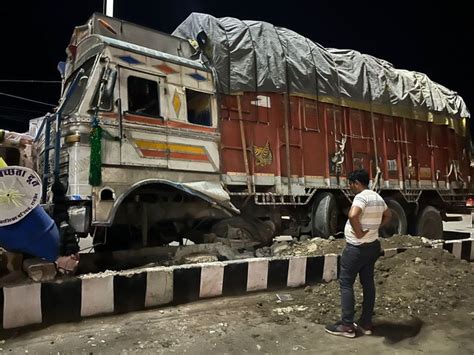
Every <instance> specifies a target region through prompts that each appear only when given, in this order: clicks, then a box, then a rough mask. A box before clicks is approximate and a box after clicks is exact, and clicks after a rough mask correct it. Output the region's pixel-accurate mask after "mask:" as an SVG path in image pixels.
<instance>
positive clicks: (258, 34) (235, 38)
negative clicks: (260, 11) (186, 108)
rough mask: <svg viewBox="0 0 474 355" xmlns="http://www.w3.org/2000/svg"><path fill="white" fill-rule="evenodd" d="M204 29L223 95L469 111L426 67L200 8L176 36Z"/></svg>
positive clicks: (446, 116)
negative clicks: (397, 64)
mask: <svg viewBox="0 0 474 355" xmlns="http://www.w3.org/2000/svg"><path fill="white" fill-rule="evenodd" d="M202 31H203V32H204V33H205V34H206V35H207V38H208V42H207V45H206V48H205V51H204V52H205V53H206V56H207V57H208V59H209V61H210V64H211V65H212V66H213V67H214V68H215V70H216V72H217V80H218V90H219V91H220V92H221V93H224V94H233V93H238V92H242V91H259V92H288V93H289V94H290V95H302V96H308V97H312V98H315V99H318V100H320V101H324V102H331V103H335V104H340V105H343V106H349V107H355V108H361V109H369V110H373V111H374V112H380V113H384V114H393V115H398V116H402V117H407V118H416V119H422V120H430V121H434V122H436V123H441V124H450V125H454V126H458V125H459V123H460V122H459V121H465V120H461V119H467V118H469V117H470V114H469V111H468V110H467V108H466V105H465V103H464V101H463V99H462V98H461V97H460V96H459V95H457V94H456V93H455V92H454V91H451V90H449V89H447V88H445V87H444V86H442V85H440V84H437V83H435V82H433V81H431V80H430V79H429V78H428V77H427V76H426V75H425V74H422V73H418V72H413V71H407V70H399V69H396V68H394V67H393V65H392V64H390V63H389V62H387V61H384V60H381V59H378V58H375V57H372V56H370V55H365V54H361V53H359V52H357V51H354V50H341V49H329V48H324V47H322V46H321V45H319V44H317V43H315V42H312V41H311V40H309V39H307V38H305V37H303V36H301V35H299V34H297V33H296V32H293V31H291V30H288V29H286V28H282V27H276V26H273V25H271V24H269V23H266V22H260V21H241V20H238V19H235V18H232V17H224V18H215V17H213V16H211V15H207V14H201V13H193V14H191V15H190V16H189V17H188V18H187V19H186V20H185V21H184V22H183V23H181V24H180V25H179V26H178V28H176V30H175V31H174V32H173V35H174V36H178V37H182V38H186V39H196V37H197V35H198V34H199V33H200V32H202ZM455 121H458V122H455ZM463 125H465V122H463ZM454 128H458V127H454Z"/></svg>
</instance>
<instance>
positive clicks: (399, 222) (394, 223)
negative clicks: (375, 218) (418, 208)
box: [380, 199, 408, 238]
mask: <svg viewBox="0 0 474 355" xmlns="http://www.w3.org/2000/svg"><path fill="white" fill-rule="evenodd" d="M385 202H386V204H387V207H388V208H389V209H390V211H391V212H392V219H391V220H390V222H389V223H388V224H387V225H386V226H383V227H382V228H380V236H381V237H384V238H386V237H391V236H392V235H394V234H399V235H404V234H406V233H407V228H408V222H407V214H406V212H405V210H404V209H403V207H402V206H401V205H400V203H399V202H398V201H396V200H393V199H388V200H387V201H385Z"/></svg>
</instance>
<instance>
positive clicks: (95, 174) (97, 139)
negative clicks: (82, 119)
mask: <svg viewBox="0 0 474 355" xmlns="http://www.w3.org/2000/svg"><path fill="white" fill-rule="evenodd" d="M89 144H90V146H91V154H90V164H89V184H90V185H92V186H99V185H100V184H102V127H100V126H99V120H98V119H97V116H95V117H94V118H93V120H92V129H91V134H90V138H89Z"/></svg>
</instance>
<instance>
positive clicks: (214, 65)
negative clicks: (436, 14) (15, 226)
mask: <svg viewBox="0 0 474 355" xmlns="http://www.w3.org/2000/svg"><path fill="white" fill-rule="evenodd" d="M66 53H67V61H66V62H65V63H62V65H60V66H59V67H60V68H62V69H61V73H62V77H63V84H62V88H63V89H62V94H61V98H60V100H59V104H58V106H57V107H56V109H55V110H54V112H52V113H50V114H47V115H46V116H44V117H42V118H39V119H37V120H35V122H34V127H33V128H32V129H31V131H32V132H33V133H32V135H33V136H34V139H33V143H32V145H33V150H34V152H35V153H34V154H32V156H34V159H35V161H34V166H35V169H36V170H37V171H38V173H39V175H40V176H41V179H42V181H43V189H44V191H43V204H44V206H46V207H47V209H48V210H49V211H50V212H51V213H52V214H53V215H58V214H60V215H63V216H65V217H64V219H67V220H68V221H69V223H70V224H71V225H72V226H73V227H74V230H75V231H76V233H77V234H78V235H80V236H87V235H88V234H89V233H90V235H92V236H93V237H94V244H95V245H96V249H97V250H117V249H129V248H136V247H146V246H157V245H166V244H168V243H170V242H172V241H180V242H182V241H183V239H184V238H186V239H188V240H192V241H194V242H196V243H200V242H205V241H215V240H227V241H232V242H234V243H241V245H244V246H248V245H268V244H269V243H271V241H272V238H273V237H274V236H275V235H277V234H287V235H292V236H295V237H299V236H301V235H311V236H319V237H323V238H328V237H329V236H333V235H337V234H338V233H341V231H342V230H343V225H344V223H345V221H346V220H347V214H348V210H349V208H350V205H351V201H352V199H353V197H354V196H353V195H352V193H351V191H350V189H349V186H348V181H347V176H348V174H349V173H350V172H351V171H353V170H355V169H365V170H367V171H368V172H369V174H370V176H371V184H370V188H372V189H373V190H376V191H378V192H379V193H380V194H381V196H382V197H383V198H384V199H385V201H386V203H387V205H388V207H389V208H390V209H391V211H392V216H393V218H392V221H391V223H390V225H388V226H387V227H385V228H384V229H383V230H381V233H382V235H386V236H389V235H393V234H407V233H411V234H415V235H421V236H425V237H428V238H433V239H441V238H442V233H443V221H450V220H453V219H455V218H453V217H450V216H448V215H447V214H449V213H465V212H467V213H469V211H470V210H469V208H472V207H469V206H468V205H469V204H466V201H468V200H469V199H470V198H472V193H473V186H472V183H473V181H472V175H473V168H472V167H471V165H470V162H471V157H472V146H471V138H470V134H469V128H468V127H469V118H470V114H469V111H468V109H467V107H466V105H465V103H464V101H463V100H462V98H461V97H460V96H459V95H458V94H457V93H455V92H453V91H451V90H449V89H447V88H445V87H444V86H442V85H440V84H437V83H435V82H433V81H432V80H430V79H429V78H428V77H427V76H426V75H424V74H422V73H418V72H411V71H407V70H401V69H396V68H394V66H393V65H392V64H390V63H389V62H387V61H384V60H381V59H378V58H375V57H372V56H369V55H365V54H361V53H359V52H357V51H353V50H338V49H328V48H324V47H323V46H321V45H319V44H317V43H315V42H313V41H311V40H309V39H307V38H305V37H303V36H300V35H298V34H297V33H295V32H293V31H291V30H288V29H285V28H281V27H275V26H273V25H271V24H269V23H265V22H259V21H240V20H238V19H235V18H230V17H226V18H221V19H217V18H215V17H213V16H210V15H206V14H199V13H193V14H191V15H190V16H189V17H188V18H187V19H186V20H185V21H184V22H183V23H182V24H181V25H179V26H178V28H177V29H176V30H175V31H174V32H173V34H172V35H169V34H166V33H162V32H159V31H156V30H153V29H149V28H145V27H142V26H139V25H136V24H132V23H129V22H126V21H123V20H120V19H117V18H112V17H107V16H105V15H103V14H99V13H95V14H93V15H92V17H91V18H90V19H89V20H88V21H87V23H86V24H85V25H82V26H78V27H76V28H75V29H74V31H73V34H72V37H71V40H70V43H69V45H68V46H67V49H66ZM10 165H14V164H12V163H11V162H10ZM470 201H472V199H471V200H470ZM65 212H67V213H65Z"/></svg>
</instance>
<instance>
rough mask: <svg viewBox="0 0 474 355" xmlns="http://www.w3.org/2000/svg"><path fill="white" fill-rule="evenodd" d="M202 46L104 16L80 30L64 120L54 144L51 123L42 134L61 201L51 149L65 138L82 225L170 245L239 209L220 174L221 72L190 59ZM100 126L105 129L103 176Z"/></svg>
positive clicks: (62, 168)
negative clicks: (94, 172) (95, 137)
mask: <svg viewBox="0 0 474 355" xmlns="http://www.w3.org/2000/svg"><path fill="white" fill-rule="evenodd" d="M115 29H120V35H118V34H117V33H116V30H115ZM193 52H194V48H193V47H192V46H191V45H190V44H189V42H187V41H185V40H182V39H179V38H176V37H172V36H169V35H165V34H162V33H159V32H153V33H150V30H149V29H143V28H141V27H139V26H136V25H131V24H128V23H125V22H121V21H119V20H115V19H111V18H104V17H102V16H100V15H94V16H93V17H92V18H91V19H90V21H89V22H88V23H87V24H86V25H85V26H81V27H77V28H76V29H75V31H74V34H73V36H72V39H71V43H70V45H69V46H68V48H67V53H68V59H67V62H66V66H65V73H64V90H63V95H62V97H63V98H62V99H61V101H60V106H59V109H58V111H60V115H61V117H60V118H59V119H58V118H56V120H58V121H59V123H60V124H56V125H55V127H53V126H51V128H50V130H51V133H50V139H48V140H49V141H50V142H49V143H48V142H46V137H45V135H46V133H47V132H46V131H47V125H43V126H42V128H41V130H40V131H39V132H38V133H37V140H38V144H39V146H40V149H39V150H40V151H41V152H42V154H41V158H40V161H41V160H42V161H41V163H40V164H41V166H42V168H43V170H45V169H44V166H45V160H49V163H48V164H46V165H47V166H48V169H49V171H48V169H46V170H45V171H44V173H43V177H49V180H48V181H47V182H49V184H48V183H47V184H45V185H46V186H49V188H48V189H47V191H46V200H47V201H52V200H53V197H52V196H51V195H52V191H53V190H54V188H52V186H53V181H52V179H53V178H54V174H53V173H52V170H53V167H54V166H56V162H54V157H53V156H49V155H48V154H45V153H46V152H47V147H48V146H50V145H51V141H53V140H54V137H60V142H59V147H60V148H59V150H60V153H59V155H60V157H59V169H58V170H59V171H58V173H57V174H58V175H59V176H58V177H59V181H60V182H61V185H62V186H63V188H64V189H65V191H66V193H65V199H66V201H67V204H68V205H69V206H70V207H69V215H70V216H73V218H72V219H73V220H74V222H73V223H74V227H75V228H76V230H78V231H79V232H82V233H84V234H87V233H88V232H90V233H91V234H92V235H95V236H96V239H101V240H98V242H102V243H108V244H115V247H117V248H124V247H130V246H132V244H133V243H135V244H137V243H138V244H140V243H141V244H142V245H148V244H150V243H151V244H156V243H158V244H161V243H167V242H170V241H172V240H173V239H178V238H179V236H180V235H183V233H184V234H186V236H187V238H190V239H193V238H197V239H199V238H202V233H200V232H199V230H200V229H202V230H204V229H203V228H205V227H206V226H207V222H208V221H213V220H216V219H223V218H226V217H229V216H232V215H233V214H235V213H237V212H238V211H237V210H236V209H235V207H233V206H232V204H231V203H230V199H229V195H228V194H227V193H226V192H225V191H224V189H223V188H222V185H221V182H220V175H219V165H220V161H219V152H218V145H219V139H220V135H219V132H218V130H217V104H216V95H215V85H214V80H213V75H212V73H211V71H210V70H209V69H207V68H205V67H204V66H203V65H202V64H199V62H197V61H193V60H190V59H186V58H185V57H191V55H192V54H193ZM46 119H47V118H46ZM91 126H93V127H94V126H96V127H100V130H101V137H100V138H99V139H100V143H99V144H100V146H99V153H98V154H100V156H99V163H98V164H100V166H98V167H96V168H98V169H99V174H100V178H99V180H98V181H95V182H94V181H92V178H91V177H90V170H91V169H93V167H92V165H91V164H94V163H93V162H92V163H91V160H93V158H91V154H95V153H92V150H93V148H92V147H91V144H93V143H91V142H92V140H91ZM58 129H59V130H60V132H59V134H58V131H56V130H58ZM92 129H94V128H92ZM70 218H71V217H70ZM107 233H108V234H109V237H110V236H111V235H113V238H112V237H111V238H112V239H109V241H107V240H106V238H107ZM120 244H121V245H120Z"/></svg>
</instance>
